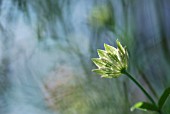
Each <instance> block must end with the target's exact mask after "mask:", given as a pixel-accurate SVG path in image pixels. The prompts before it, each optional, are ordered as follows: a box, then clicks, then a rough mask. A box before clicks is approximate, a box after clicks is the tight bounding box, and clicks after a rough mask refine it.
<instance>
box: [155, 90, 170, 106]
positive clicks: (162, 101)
mask: <svg viewBox="0 0 170 114" xmlns="http://www.w3.org/2000/svg"><path fill="white" fill-rule="evenodd" d="M169 95H170V88H167V89H165V91H164V92H163V94H162V95H161V97H160V99H159V101H158V106H159V109H162V107H163V105H164V104H165V102H166V100H167V99H168V96H169Z"/></svg>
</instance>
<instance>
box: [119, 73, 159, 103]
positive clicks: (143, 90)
mask: <svg viewBox="0 0 170 114" xmlns="http://www.w3.org/2000/svg"><path fill="white" fill-rule="evenodd" d="M122 73H123V74H125V75H127V76H128V77H129V78H130V79H131V80H132V81H133V82H134V83H135V84H136V85H137V86H138V87H139V88H140V89H141V90H142V92H143V93H144V94H145V95H146V96H147V97H148V99H149V100H150V101H151V102H152V103H153V104H156V103H155V101H154V100H153V98H152V97H151V96H150V95H149V94H148V92H147V91H146V90H145V89H144V88H143V87H142V86H141V84H140V83H139V82H137V81H136V80H135V78H133V77H132V76H131V75H130V74H129V73H128V72H127V71H126V70H123V71H122Z"/></svg>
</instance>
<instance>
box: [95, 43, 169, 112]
mask: <svg viewBox="0 0 170 114" xmlns="http://www.w3.org/2000/svg"><path fill="white" fill-rule="evenodd" d="M116 43H117V46H118V48H115V47H112V46H110V45H108V44H104V47H105V50H98V55H99V58H92V61H93V62H94V63H95V65H96V66H97V67H98V69H93V70H92V71H93V72H96V73H97V74H99V75H101V77H104V78H118V77H120V76H121V75H123V74H124V75H126V76H128V78H130V79H131V80H132V81H133V82H134V83H135V84H136V85H137V86H138V87H139V88H140V90H141V91H142V92H143V93H144V94H145V95H146V97H147V98H148V99H149V100H150V102H151V103H149V102H138V103H136V104H135V105H133V106H132V107H131V111H133V110H135V109H140V110H144V111H156V112H158V113H159V114H162V107H163V105H164V104H165V102H166V100H167V98H168V96H169V95H170V88H167V89H165V91H164V92H163V94H162V96H161V97H160V98H159V100H158V103H157V104H156V103H155V101H154V99H153V98H152V97H151V95H150V94H149V93H148V92H147V91H146V90H145V89H144V88H143V86H142V85H141V84H140V83H139V82H138V81H137V80H136V79H135V78H134V77H133V76H132V75H131V74H130V73H129V72H128V71H127V67H128V52H127V50H126V48H125V47H123V46H122V45H121V43H120V42H119V41H118V40H117V41H116Z"/></svg>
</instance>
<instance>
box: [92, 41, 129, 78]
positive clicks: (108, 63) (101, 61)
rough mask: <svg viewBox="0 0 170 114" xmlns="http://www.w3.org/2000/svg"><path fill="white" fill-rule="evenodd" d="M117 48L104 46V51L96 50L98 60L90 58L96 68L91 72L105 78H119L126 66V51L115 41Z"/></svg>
mask: <svg viewBox="0 0 170 114" xmlns="http://www.w3.org/2000/svg"><path fill="white" fill-rule="evenodd" d="M116 43H117V48H115V47H112V46H110V45H108V44H104V47H105V50H100V49H98V50H97V52H98V55H99V58H92V61H93V62H94V63H95V65H96V66H97V67H98V69H93V70H92V71H93V72H96V73H97V74H99V75H101V77H105V78H117V77H119V76H120V75H121V74H122V73H123V71H124V70H126V69H127V66H128V53H127V50H126V49H125V48H124V47H123V46H122V45H121V43H120V42H119V41H118V40H117V41H116Z"/></svg>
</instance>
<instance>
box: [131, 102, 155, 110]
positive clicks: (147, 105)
mask: <svg viewBox="0 0 170 114" xmlns="http://www.w3.org/2000/svg"><path fill="white" fill-rule="evenodd" d="M135 109H139V110H143V111H158V108H157V106H156V105H153V104H151V103H147V102H138V103H136V104H135V105H134V106H132V107H131V111H134V110H135Z"/></svg>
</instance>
